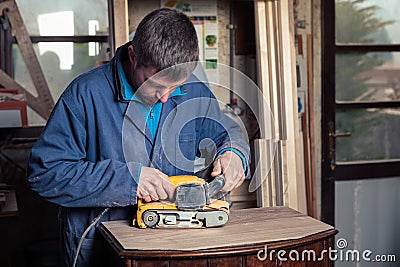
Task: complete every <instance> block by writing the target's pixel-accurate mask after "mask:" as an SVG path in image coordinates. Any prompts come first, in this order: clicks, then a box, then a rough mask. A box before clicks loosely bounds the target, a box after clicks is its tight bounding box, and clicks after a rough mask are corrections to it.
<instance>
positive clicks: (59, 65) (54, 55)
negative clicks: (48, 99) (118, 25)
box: [13, 42, 108, 125]
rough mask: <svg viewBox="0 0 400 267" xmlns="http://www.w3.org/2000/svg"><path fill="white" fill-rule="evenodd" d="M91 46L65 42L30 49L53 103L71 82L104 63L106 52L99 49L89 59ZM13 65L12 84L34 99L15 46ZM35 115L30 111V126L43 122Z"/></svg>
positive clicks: (22, 61) (41, 44)
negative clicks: (35, 58) (30, 94)
mask: <svg viewBox="0 0 400 267" xmlns="http://www.w3.org/2000/svg"><path fill="white" fill-rule="evenodd" d="M90 45H91V44H90V43H68V42H64V43H53V42H52V43H38V44H34V45H33V47H34V49H35V52H36V55H37V56H38V59H39V63H40V65H41V68H42V70H43V73H44V76H45V77H46V81H47V84H48V86H49V88H50V91H51V94H52V96H53V99H54V101H57V99H58V97H59V96H60V94H61V93H62V92H63V91H64V89H65V88H66V86H67V85H68V84H69V83H70V82H71V80H72V79H73V78H75V77H76V76H78V75H79V74H81V73H83V72H85V71H88V70H90V69H92V68H94V67H95V66H96V62H97V61H101V60H103V56H104V55H102V51H104V50H105V49H101V47H100V54H98V55H97V56H90V55H89V53H90ZM94 45H96V43H94ZM97 45H100V46H103V47H105V48H106V47H107V46H108V44H97ZM13 64H14V72H15V73H14V74H15V80H16V81H17V82H18V83H20V84H21V85H22V86H23V87H24V88H25V89H27V90H28V91H29V92H30V93H32V94H33V95H35V96H37V93H36V90H35V88H34V85H33V82H32V79H31V77H30V75H29V72H28V69H27V67H26V65H25V62H24V60H23V58H22V55H21V52H20V50H19V47H18V45H14V46H13ZM34 113H35V112H34V111H32V110H29V111H28V122H29V124H30V125H33V124H43V123H44V120H43V119H42V118H40V117H39V116H38V115H37V114H34Z"/></svg>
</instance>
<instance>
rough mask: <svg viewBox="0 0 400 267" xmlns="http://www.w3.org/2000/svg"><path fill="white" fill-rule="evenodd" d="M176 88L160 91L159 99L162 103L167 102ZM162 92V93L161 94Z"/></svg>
mask: <svg viewBox="0 0 400 267" xmlns="http://www.w3.org/2000/svg"><path fill="white" fill-rule="evenodd" d="M173 91H174V90H173V89H172V90H167V91H164V92H161V93H159V100H160V102H161V103H165V102H167V101H168V97H169V96H170V95H171V94H172V92H173ZM161 94H162V95H161Z"/></svg>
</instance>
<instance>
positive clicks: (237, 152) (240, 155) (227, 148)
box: [217, 147, 247, 173]
mask: <svg viewBox="0 0 400 267" xmlns="http://www.w3.org/2000/svg"><path fill="white" fill-rule="evenodd" d="M226 151H232V152H235V154H236V155H238V156H239V157H240V159H241V160H242V164H243V171H244V173H246V171H247V161H246V158H245V156H244V155H243V153H242V152H240V151H239V150H238V149H236V148H233V147H226V148H224V149H222V150H221V151H219V152H218V154H217V156H220V155H222V154H224V153H225V152H226Z"/></svg>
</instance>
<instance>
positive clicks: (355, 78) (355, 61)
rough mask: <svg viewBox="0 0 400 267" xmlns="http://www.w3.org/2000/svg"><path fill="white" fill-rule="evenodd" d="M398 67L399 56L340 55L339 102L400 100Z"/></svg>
mask: <svg viewBox="0 0 400 267" xmlns="http://www.w3.org/2000/svg"><path fill="white" fill-rule="evenodd" d="M399 3H400V2H399ZM399 64H400V53H398V52H397V53H347V54H337V55H336V100H347V101H354V100H356V101H390V100H400V68H399V67H398V66H399Z"/></svg>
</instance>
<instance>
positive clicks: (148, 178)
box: [137, 167, 175, 202]
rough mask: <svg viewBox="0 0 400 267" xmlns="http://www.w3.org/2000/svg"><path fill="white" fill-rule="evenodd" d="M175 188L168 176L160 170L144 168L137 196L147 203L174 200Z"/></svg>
mask: <svg viewBox="0 0 400 267" xmlns="http://www.w3.org/2000/svg"><path fill="white" fill-rule="evenodd" d="M174 193H175V187H174V185H173V184H172V183H171V181H170V180H169V178H168V176H167V175H166V174H164V173H162V172H161V171H160V170H157V169H154V168H150V167H142V171H141V172H140V180H139V185H138V189H137V196H138V197H139V198H141V199H143V200H144V201H146V202H150V201H157V200H159V199H167V198H168V199H173V198H174Z"/></svg>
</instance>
